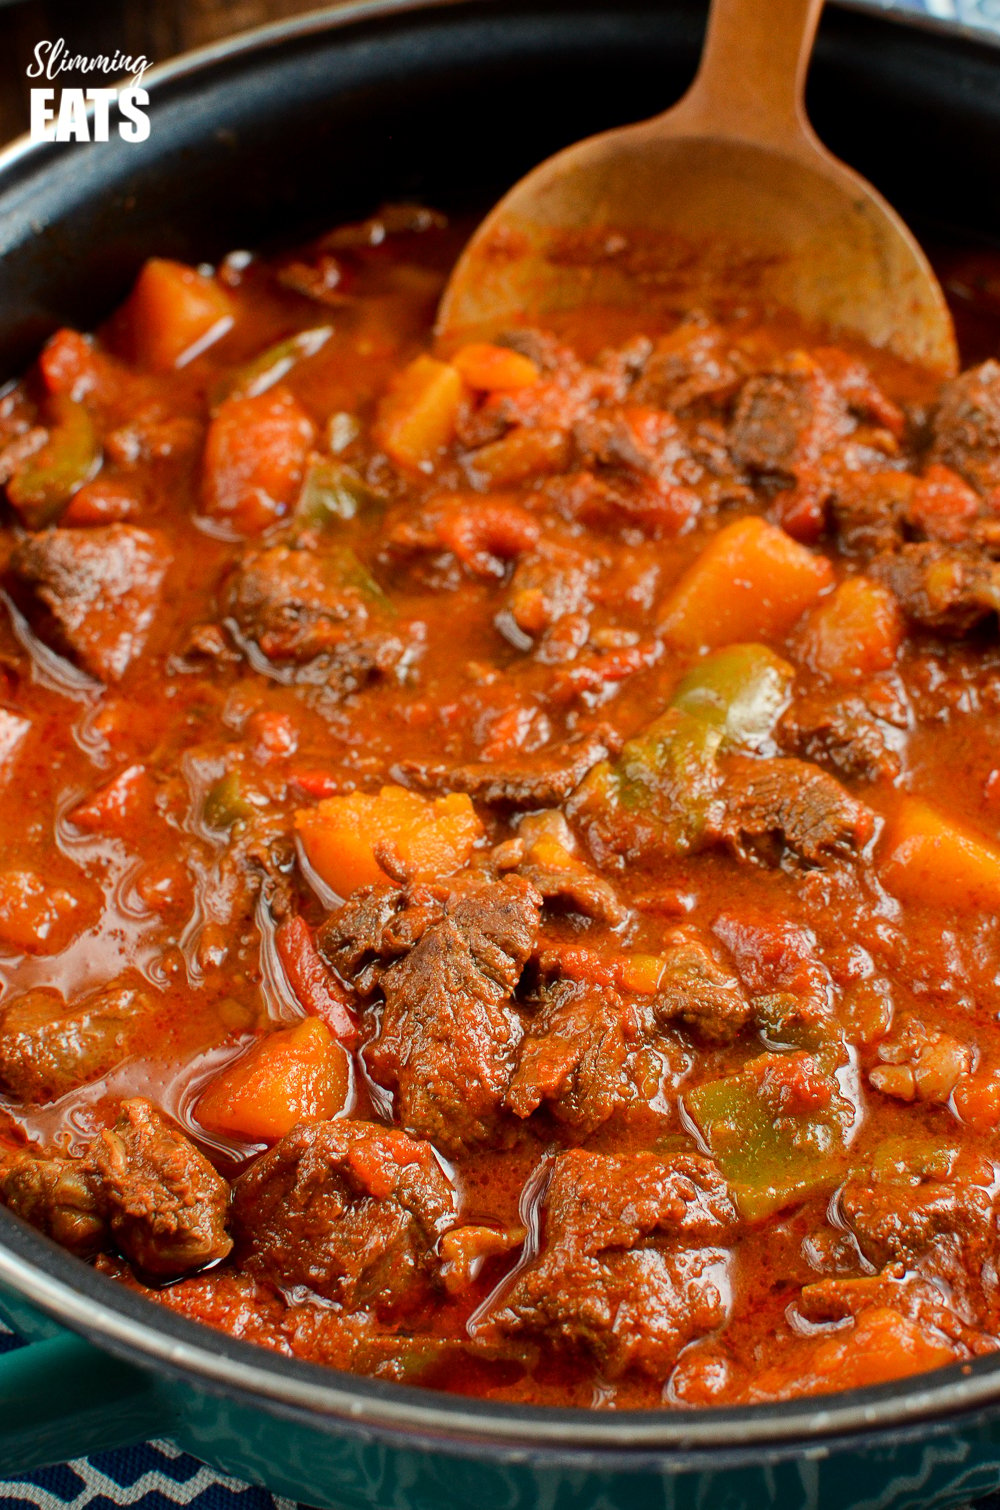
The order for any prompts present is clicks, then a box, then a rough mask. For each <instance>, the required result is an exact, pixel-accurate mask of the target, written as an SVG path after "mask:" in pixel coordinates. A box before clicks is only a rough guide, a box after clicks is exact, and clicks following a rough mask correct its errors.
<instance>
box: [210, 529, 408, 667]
mask: <svg viewBox="0 0 1000 1510" xmlns="http://www.w3.org/2000/svg"><path fill="white" fill-rule="evenodd" d="M223 609H224V612H225V613H226V614H227V615H228V616H229V617H230V618H231V620H232V621H233V622H234V623H235V625H236V629H237V631H238V633H239V636H240V638H241V639H243V640H244V641H249V642H250V643H251V644H253V645H255V646H256V647H257V649H258V650H259V651H260V653H261V655H263V656H264V657H265V658H266V660H268V661H271V662H273V663H274V664H275V665H276V666H283V665H286V664H287V665H293V666H302V665H305V664H307V663H308V662H311V661H322V663H323V664H324V665H325V666H326V667H327V668H328V671H329V678H328V679H332V680H337V681H342V682H343V683H344V690H345V691H353V690H354V688H355V687H357V686H360V685H362V684H363V683H364V682H365V681H367V680H369V678H371V677H373V676H377V675H379V674H380V673H386V672H390V671H392V670H393V668H394V667H395V666H397V665H398V664H399V662H400V661H401V660H402V659H403V656H404V655H405V654H406V644H405V640H404V638H403V637H402V636H401V635H400V634H399V633H397V632H396V630H395V629H390V628H388V626H387V623H386V612H385V609H384V607H383V605H382V604H381V602H380V600H379V598H378V594H377V589H374V588H373V585H372V584H371V583H370V581H369V578H368V577H367V574H366V573H365V572H364V569H363V568H362V567H361V566H360V564H359V563H358V562H357V561H356V559H355V558H354V556H353V555H352V554H351V553H350V552H349V551H336V550H308V549H296V548H293V547H290V546H287V545H274V546H271V547H269V548H268V549H266V550H251V551H247V552H246V554H245V555H244V556H243V558H242V560H241V562H240V564H239V566H238V567H237V569H236V571H235V572H234V573H233V575H232V577H231V578H230V579H229V582H228V583H227V584H226V589H225V593H224V596H223Z"/></svg>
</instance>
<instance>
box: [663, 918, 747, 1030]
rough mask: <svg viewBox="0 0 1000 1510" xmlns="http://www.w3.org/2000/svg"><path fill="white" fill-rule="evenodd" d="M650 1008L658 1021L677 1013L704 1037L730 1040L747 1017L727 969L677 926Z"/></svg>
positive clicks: (741, 995) (743, 996) (740, 992)
mask: <svg viewBox="0 0 1000 1510" xmlns="http://www.w3.org/2000/svg"><path fill="white" fill-rule="evenodd" d="M649 1011H650V1012H651V1013H652V1014H653V1016H654V1017H655V1020H656V1022H657V1023H658V1024H663V1023H665V1022H671V1021H673V1020H675V1019H679V1020H680V1021H681V1022H683V1023H685V1024H686V1025H687V1026H688V1027H692V1028H694V1029H696V1031H697V1033H698V1035H699V1037H701V1038H705V1039H708V1041H709V1042H712V1043H729V1042H731V1041H732V1040H733V1039H734V1038H735V1037H736V1036H737V1035H738V1034H739V1033H740V1031H741V1030H742V1029H743V1028H744V1027H745V1026H746V1024H747V1022H748V1021H749V1019H750V1015H751V1006H750V1002H749V1000H748V999H747V996H746V993H745V992H744V990H743V987H742V986H741V985H740V982H739V980H738V979H737V977H736V976H735V975H734V974H733V973H732V971H731V970H727V969H726V968H725V966H723V965H722V964H720V962H719V961H718V959H717V958H716V957H715V955H714V954H713V953H712V951H711V950H710V949H709V948H708V947H707V945H706V944H705V943H704V942H703V941H702V940H701V939H699V938H698V937H696V936H695V935H694V934H693V933H691V932H689V931H687V930H683V929H678V930H677V932H676V933H675V934H674V935H673V936H672V937H671V938H670V939H669V940H668V949H667V954H666V964H665V966H664V971H663V974H662V976H661V977H660V983H659V986H658V987H657V989H656V993H655V995H654V996H653V998H652V999H651V1001H650V1004H649Z"/></svg>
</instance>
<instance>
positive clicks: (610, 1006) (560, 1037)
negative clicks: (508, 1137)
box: [507, 981, 639, 1138]
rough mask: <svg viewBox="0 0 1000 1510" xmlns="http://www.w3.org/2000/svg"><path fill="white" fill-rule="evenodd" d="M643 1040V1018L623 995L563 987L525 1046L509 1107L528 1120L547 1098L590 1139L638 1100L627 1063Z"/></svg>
mask: <svg viewBox="0 0 1000 1510" xmlns="http://www.w3.org/2000/svg"><path fill="white" fill-rule="evenodd" d="M638 1037H639V1026H638V1023H637V1022H636V1017H635V1013H634V1011H633V1010H632V1008H631V1007H630V1006H628V1005H626V1003H625V1002H623V1001H622V999H621V997H620V996H619V995H618V994H617V992H615V991H612V990H609V989H606V988H602V987H600V986H589V985H579V984H577V983H575V982H574V983H571V982H569V981H560V982H558V983H557V984H556V985H554V986H553V987H552V988H551V989H550V990H549V991H548V992H547V994H546V998H545V1000H544V1002H543V1004H542V1006H541V1009H540V1010H539V1012H538V1015H537V1017H536V1018H535V1019H534V1021H533V1022H532V1024H531V1026H530V1028H529V1030H528V1033H527V1036H526V1037H525V1038H524V1039H523V1041H522V1043H521V1047H520V1050H519V1053H518V1061H517V1069H516V1070H515V1072H514V1077H513V1079H512V1080H511V1082H510V1089H509V1090H508V1092H507V1105H508V1106H509V1107H510V1109H511V1111H513V1112H514V1113H515V1115H516V1116H518V1117H528V1116H530V1115H531V1113H532V1112H533V1111H535V1110H536V1109H537V1108H538V1107H539V1106H541V1104H542V1102H543V1101H544V1102H545V1103H546V1104H547V1105H548V1106H549V1108H550V1110H551V1112H552V1115H553V1116H554V1117H555V1118H556V1120H557V1121H558V1122H561V1123H564V1124H565V1125H566V1126H567V1127H568V1128H569V1129H570V1130H571V1131H572V1132H573V1134H574V1135H575V1136H576V1137H579V1138H585V1137H587V1136H588V1134H589V1133H592V1132H595V1131H596V1130H597V1128H599V1127H600V1126H601V1125H602V1124H603V1123H605V1122H606V1121H607V1120H608V1118H609V1117H610V1116H611V1114H612V1112H613V1111H615V1109H616V1108H617V1107H619V1106H623V1105H625V1104H626V1103H627V1102H628V1101H629V1100H631V1099H632V1097H633V1096H634V1095H635V1086H634V1084H633V1082H632V1081H631V1079H630V1078H629V1075H628V1071H627V1060H628V1055H629V1050H630V1048H632V1047H634V1046H635V1044H636V1041H637V1039H638Z"/></svg>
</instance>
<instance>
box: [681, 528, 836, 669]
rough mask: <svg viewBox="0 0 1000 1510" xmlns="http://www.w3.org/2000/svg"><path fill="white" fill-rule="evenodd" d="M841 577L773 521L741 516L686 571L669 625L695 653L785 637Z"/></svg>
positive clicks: (827, 562) (822, 558)
mask: <svg viewBox="0 0 1000 1510" xmlns="http://www.w3.org/2000/svg"><path fill="white" fill-rule="evenodd" d="M833 580H834V576H833V567H832V566H831V565H830V563H829V561H828V560H827V559H826V557H825V556H814V555H813V553H812V551H810V550H807V549H806V547H805V546H804V545H800V544H799V543H798V541H797V540H793V539H792V538H791V536H790V535H786V534H785V532H784V530H780V529H778V528H777V527H776V526H775V525H773V524H768V522H767V520H766V519H759V518H757V517H751V518H747V519H737V520H735V521H734V523H732V524H729V525H727V526H726V527H725V529H722V530H720V531H719V533H718V534H717V535H715V536H714V537H713V539H712V540H710V541H709V543H708V545H707V546H706V547H705V549H704V550H703V551H702V553H701V555H700V556H699V557H698V559H697V560H696V561H694V562H693V563H692V564H691V566H689V567H688V569H687V571H686V572H684V574H683V576H682V577H681V579H680V581H679V582H678V583H677V584H676V586H675V587H674V590H673V592H672V593H671V595H670V598H669V601H668V602H667V606H666V610H665V612H664V615H663V619H662V623H661V628H662V631H663V633H664V635H665V636H666V638H667V639H668V640H670V641H671V643H672V644H674V645H676V646H677V647H678V648H679V649H683V650H691V651H694V650H699V649H701V648H709V649H714V648H716V647H718V646H720V645H732V644H734V643H736V642H737V641H739V640H761V639H763V640H781V639H784V637H785V635H786V634H787V633H788V631H789V630H790V629H791V628H792V625H793V624H795V623H796V622H797V621H798V619H800V618H801V616H802V614H803V613H804V612H805V610H806V609H807V608H810V607H811V606H812V604H813V603H815V601H816V599H817V598H818V597H819V596H820V594H821V593H822V592H824V591H825V590H826V589H827V588H828V587H831V586H832V585H833Z"/></svg>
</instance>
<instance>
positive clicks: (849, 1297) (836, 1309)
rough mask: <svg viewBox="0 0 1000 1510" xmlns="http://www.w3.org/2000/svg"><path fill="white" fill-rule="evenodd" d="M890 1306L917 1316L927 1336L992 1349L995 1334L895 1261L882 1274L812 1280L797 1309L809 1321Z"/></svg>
mask: <svg viewBox="0 0 1000 1510" xmlns="http://www.w3.org/2000/svg"><path fill="white" fill-rule="evenodd" d="M876 1306H877V1307H882V1306H886V1307H888V1308H889V1309H890V1310H893V1311H897V1312H898V1313H899V1314H900V1315H901V1316H907V1317H909V1318H910V1320H912V1321H914V1322H916V1324H917V1325H918V1326H919V1328H920V1330H921V1332H922V1333H923V1334H924V1336H925V1337H927V1336H929V1335H931V1336H932V1335H933V1334H934V1333H935V1332H936V1333H938V1334H939V1335H940V1336H941V1337H942V1338H947V1339H948V1340H949V1341H950V1342H954V1343H958V1344H959V1345H960V1346H961V1347H963V1348H966V1349H968V1351H969V1352H970V1353H972V1354H978V1353H984V1352H992V1351H993V1350H994V1347H995V1344H994V1343H993V1340H992V1338H987V1337H984V1336H983V1335H982V1334H981V1333H980V1332H979V1331H978V1330H977V1329H974V1328H972V1327H970V1326H968V1325H967V1324H966V1323H965V1322H963V1321H962V1319H961V1318H960V1317H959V1316H957V1315H956V1314H955V1312H954V1311H953V1310H952V1309H951V1307H950V1306H949V1305H948V1303H947V1299H946V1297H945V1296H944V1295H943V1294H942V1292H941V1290H940V1289H939V1288H938V1286H937V1285H935V1284H934V1283H933V1282H931V1281H928V1280H926V1279H920V1278H918V1277H917V1276H916V1275H914V1274H907V1273H905V1272H904V1271H903V1268H902V1265H901V1264H892V1265H890V1266H889V1268H888V1269H887V1270H886V1271H884V1272H883V1273H881V1274H871V1275H865V1276H864V1277H863V1278H860V1279H857V1278H836V1279H822V1280H819V1281H818V1282H817V1283H816V1284H810V1285H806V1286H805V1287H804V1288H803V1290H802V1293H801V1295H800V1296H799V1300H798V1305H797V1307H796V1309H797V1310H798V1312H799V1314H800V1315H801V1316H804V1317H805V1318H806V1320H807V1321H812V1322H819V1323H821V1324H822V1323H823V1322H831V1321H843V1320H844V1319H845V1318H846V1317H854V1318H858V1317H861V1316H863V1315H864V1313H865V1312H866V1311H869V1310H871V1309H872V1308H874V1307H876Z"/></svg>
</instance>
